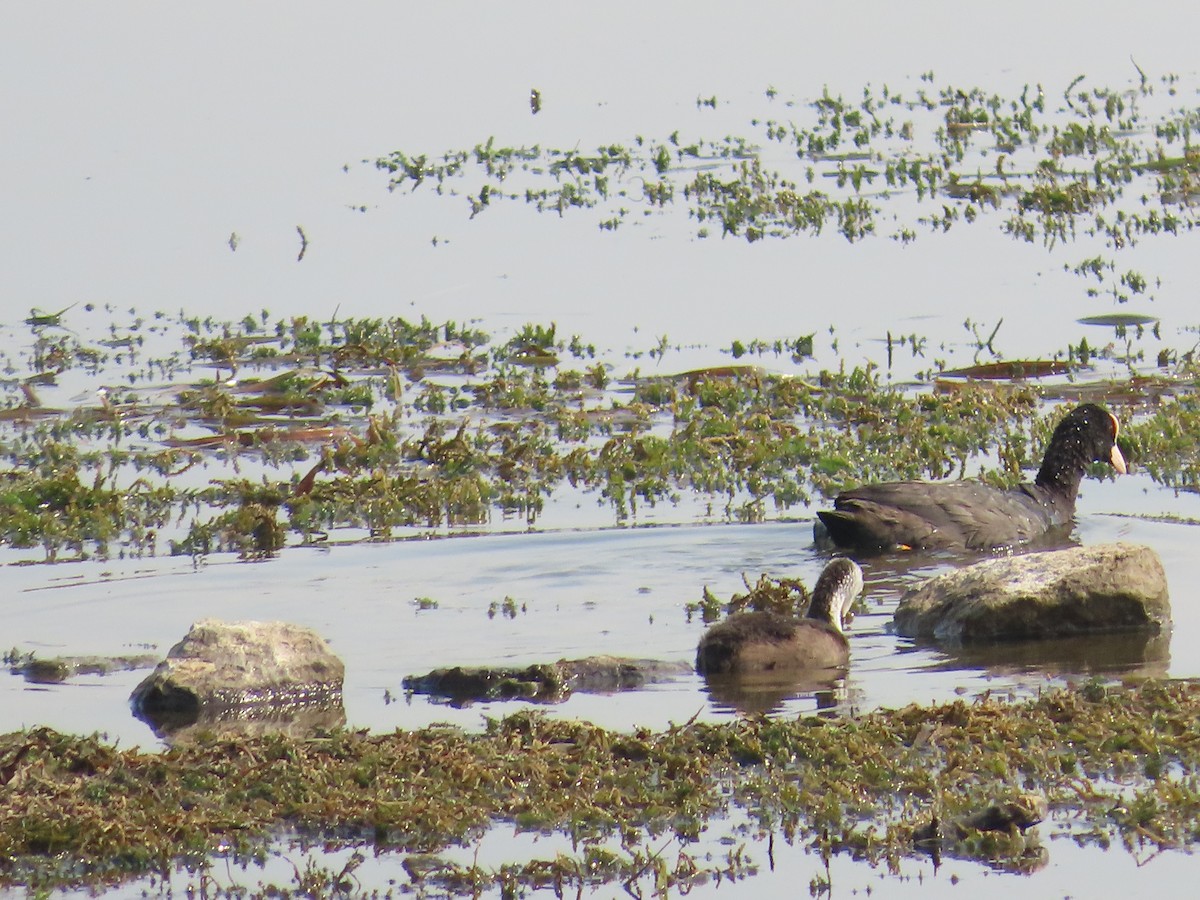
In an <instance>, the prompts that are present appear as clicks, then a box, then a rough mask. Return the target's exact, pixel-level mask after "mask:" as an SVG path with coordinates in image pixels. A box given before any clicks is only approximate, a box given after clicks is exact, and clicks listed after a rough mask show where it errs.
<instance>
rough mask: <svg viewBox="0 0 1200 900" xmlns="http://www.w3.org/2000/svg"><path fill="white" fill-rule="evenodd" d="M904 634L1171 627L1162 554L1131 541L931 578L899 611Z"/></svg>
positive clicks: (1045, 634)
mask: <svg viewBox="0 0 1200 900" xmlns="http://www.w3.org/2000/svg"><path fill="white" fill-rule="evenodd" d="M895 621H896V631H897V632H898V633H899V634H901V635H904V636H905V637H913V638H934V639H937V640H945V641H997V640H1029V639H1035V638H1052V637H1066V636H1069V635H1078V634H1092V633H1103V632H1118V631H1141V632H1148V633H1151V634H1157V633H1159V632H1161V631H1163V630H1165V629H1167V628H1169V627H1170V623H1171V605H1170V601H1169V600H1168V597H1167V577H1166V574H1165V573H1164V572H1163V567H1162V562H1161V561H1160V560H1159V558H1158V554H1157V553H1155V552H1154V551H1153V550H1152V549H1151V548H1149V547H1144V546H1138V545H1134V544H1106V545H1103V546H1099V547H1074V548H1072V549H1069V550H1055V551H1049V552H1045V553H1029V554H1026V555H1024V556H1011V557H1005V558H1001V559H991V560H987V561H986V562H981V563H977V564H975V565H973V566H968V567H966V568H963V569H958V570H955V571H953V572H946V573H944V574H942V575H937V576H934V577H933V578H931V579H929V580H928V581H926V582H925V583H924V584H923V585H921V586H920V587H918V588H916V589H914V590H912V591H909V592H908V593H907V594H906V595H905V596H904V597H903V598H902V599H901V601H900V605H899V606H898V607H897V609H896V614H895Z"/></svg>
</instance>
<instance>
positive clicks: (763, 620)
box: [696, 557, 863, 675]
mask: <svg viewBox="0 0 1200 900" xmlns="http://www.w3.org/2000/svg"><path fill="white" fill-rule="evenodd" d="M862 588H863V576H862V569H860V568H859V567H858V564H857V563H856V562H854V561H853V560H851V559H846V558H844V557H839V558H837V559H834V560H832V561H831V562H830V563H829V564H828V565H827V566H825V569H824V570H823V571H822V572H821V575H820V577H819V578H818V579H817V584H816V586H815V587H814V588H813V591H812V599H811V600H810V602H809V606H808V612H807V613H806V614H805V616H804V617H803V618H795V617H791V616H784V615H780V614H779V613H774V612H739V613H734V614H733V615H732V616H730V617H729V618H727V619H726V620H725V621H723V622H719V623H718V624H716V625H714V626H712V627H711V628H710V629H708V631H706V632H705V633H704V636H703V637H702V638H700V645H699V647H697V649H696V671H698V672H700V673H701V674H736V675H745V674H753V673H760V672H771V671H783V670H792V671H798V670H802V669H835V668H842V667H844V666H845V665H846V664H847V663H848V662H849V661H850V644H849V642H848V641H847V640H846V635H845V634H844V633H843V631H842V626H843V623H844V621H845V615H846V613H847V612H848V611H849V609H850V607H851V606H852V605H853V604H854V600H855V598H857V597H858V595H859V593H861V592H862Z"/></svg>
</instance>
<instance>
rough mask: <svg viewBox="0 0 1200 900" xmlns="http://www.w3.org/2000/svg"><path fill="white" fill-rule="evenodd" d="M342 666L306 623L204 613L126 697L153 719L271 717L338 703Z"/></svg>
mask: <svg viewBox="0 0 1200 900" xmlns="http://www.w3.org/2000/svg"><path fill="white" fill-rule="evenodd" d="M344 676H345V666H344V665H343V664H342V661H341V660H340V659H338V658H337V657H336V656H335V655H334V654H333V653H332V652H331V651H330V649H329V645H328V644H326V643H325V639H324V638H322V637H321V636H320V635H319V634H317V633H316V632H315V631H313V630H312V629H311V628H304V627H302V626H299V625H292V624H290V623H288V622H222V621H220V620H218V619H202V620H201V621H199V622H196V623H195V624H193V625H192V627H191V629H190V630H189V631H188V633H187V634H186V635H185V636H184V638H183V640H181V641H180V642H179V643H178V644H176V645H175V646H174V647H172V648H171V649H170V651H169V652H168V653H167V658H166V659H164V660H163V661H162V662H161V663H159V665H158V667H157V668H156V669H155V670H154V672H153V673H151V674H150V675H149V676H148V677H147V678H146V679H145V680H144V681H143V682H142V683H141V684H139V685H138V686H137V687H136V688H134V691H133V694H132V695H131V696H130V701H131V702H132V704H133V708H134V711H135V713H136V714H137V715H138V716H139V717H140V718H143V719H146V720H148V721H151V722H152V723H155V722H158V721H161V720H163V719H167V718H170V719H173V720H175V721H179V722H185V723H186V722H187V721H188V720H191V721H195V720H196V719H198V718H200V717H201V714H202V713H203V715H204V717H205V718H209V717H212V718H219V717H221V715H222V714H223V713H225V712H227V711H235V712H238V711H240V712H241V713H246V714H251V715H252V714H253V712H254V711H259V712H265V711H269V712H270V713H271V714H272V717H276V716H277V715H278V714H280V713H282V714H284V715H286V714H287V712H288V711H289V710H295V711H299V710H307V709H313V708H324V707H335V706H336V707H337V708H339V709H340V708H341V705H342V680H343V678H344Z"/></svg>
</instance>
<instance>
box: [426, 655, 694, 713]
mask: <svg viewBox="0 0 1200 900" xmlns="http://www.w3.org/2000/svg"><path fill="white" fill-rule="evenodd" d="M691 671H692V668H691V666H690V665H688V664H687V663H683V662H662V661H660V660H654V659H629V658H627V657H623V656H589V657H586V658H584V659H560V660H559V661H558V662H555V663H537V664H535V665H532V666H524V667H513V666H495V667H493V666H470V667H467V666H453V667H450V668H445V669H434V670H433V671H432V672H429V673H428V674H426V675H410V676H408V677H407V678H405V679H404V689H405V690H406V691H411V692H412V693H414V694H428V695H430V696H433V697H439V698H443V699H445V700H447V701H448V702H450V703H451V704H453V705H455V706H465V705H468V704H470V703H474V702H477V701H487V700H528V701H531V702H534V703H561V702H562V701H564V700H566V699H567V698H568V697H570V696H571V694H572V693H574V692H576V691H580V692H584V693H611V692H614V691H625V690H631V689H635V688H640V687H644V686H645V685H647V684H654V683H658V682H662V681H670V680H672V679H674V678H678V677H680V676H682V675H686V674H690V673H691Z"/></svg>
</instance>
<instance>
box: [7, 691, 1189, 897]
mask: <svg viewBox="0 0 1200 900" xmlns="http://www.w3.org/2000/svg"><path fill="white" fill-rule="evenodd" d="M1197 722H1200V688H1197V686H1195V685H1190V684H1184V683H1164V684H1157V683H1153V682H1151V683H1147V684H1145V685H1143V686H1142V687H1140V688H1119V687H1106V686H1104V685H1102V684H1100V683H1090V684H1087V685H1085V686H1083V687H1082V688H1081V689H1079V690H1059V691H1050V692H1046V693H1044V694H1042V695H1041V696H1039V697H1037V698H1036V699H1031V700H1026V701H1022V702H1005V701H1001V700H997V699H994V698H990V697H983V698H979V699H976V700H975V701H972V702H967V701H964V700H959V701H956V702H954V703H948V704H942V705H937V706H931V707H919V706H916V705H913V706H908V707H905V708H903V709H899V710H881V711H879V712H874V713H870V714H867V715H862V716H857V717H854V718H847V719H841V720H830V719H822V718H818V717H804V718H800V719H796V720H783V719H746V720H742V721H738V722H734V723H731V724H725V725H707V724H701V723H695V722H689V723H686V724H683V725H680V726H675V727H672V728H670V729H667V730H666V731H663V732H657V733H656V732H651V731H649V730H646V729H640V730H637V731H634V732H632V733H626V734H621V733H615V732H610V731H606V730H604V729H602V728H598V727H596V726H594V725H590V724H587V723H582V722H571V721H552V720H549V719H546V718H544V717H542V716H540V715H537V714H527V713H522V714H517V715H513V716H510V717H508V718H506V719H504V720H499V721H496V720H491V721H489V723H488V726H487V730H486V732H485V733H483V734H475V735H468V734H463V733H461V732H458V731H455V730H452V729H447V728H445V727H434V728H427V729H424V730H421V731H413V732H405V731H396V732H394V733H391V734H383V735H371V734H366V733H363V732H346V731H333V732H329V733H326V734H324V735H322V736H318V737H314V738H310V739H307V740H295V739H291V738H287V737H284V736H281V735H273V736H264V737H230V736H226V737H217V736H213V735H207V736H205V735H202V734H201V735H197V736H196V737H195V739H194V740H192V741H190V742H188V743H187V744H184V745H179V746H175V747H172V748H170V749H168V750H166V751H164V752H162V753H144V752H141V751H139V750H119V749H117V748H116V747H113V746H111V745H109V744H108V743H107V742H105V741H103V740H101V739H100V738H97V737H68V736H65V735H61V734H57V733H55V732H54V731H52V730H50V729H46V728H38V729H34V730H32V731H25V732H16V733H13V734H9V735H5V736H2V737H0V785H2V786H3V791H2V792H0V885H4V886H10V887H12V886H18V885H23V886H25V887H27V888H30V889H36V890H52V889H54V888H56V887H60V886H69V885H89V884H100V883H106V884H112V883H114V882H118V881H121V880H124V879H129V878H133V877H137V876H141V875H145V874H149V873H165V872H166V871H167V870H168V869H169V868H170V866H171V864H172V861H173V860H180V859H182V860H186V861H187V862H188V863H189V864H190V865H191V866H192V867H199V868H201V869H202V868H203V867H204V866H205V865H209V864H211V863H210V862H208V861H207V860H209V859H210V857H209V854H211V853H213V852H215V851H216V850H217V849H218V848H221V849H222V851H223V852H225V853H234V854H244V855H254V854H255V853H261V848H262V847H263V846H264V843H265V841H266V840H268V839H269V838H270V836H271V835H273V834H278V833H279V830H280V829H281V828H282V829H286V830H287V831H288V832H290V833H293V834H297V835H300V836H302V837H303V838H305V839H306V840H310V841H320V843H321V844H322V846H323V847H324V848H325V850H326V851H327V852H332V851H336V850H337V849H339V848H347V849H351V848H362V847H364V846H368V845H369V846H370V847H371V848H372V850H373V852H375V853H377V854H393V853H394V854H398V855H401V854H403V855H405V856H404V858H406V859H407V864H406V865H405V866H404V868H405V870H406V872H407V874H408V875H409V877H410V878H411V879H412V880H413V882H414V884H416V885H420V884H422V883H425V884H427V885H428V884H429V883H432V882H434V881H438V879H441V878H445V879H448V881H446V882H444V883H445V884H450V883H451V882H453V883H455V884H458V883H460V882H459V879H464V878H465V879H466V880H467V881H468V882H471V883H476V884H486V883H491V879H493V878H495V877H498V874H499V873H492V872H489V871H487V870H483V869H464V868H463V867H460V866H456V865H454V864H452V863H449V862H445V861H441V862H439V861H438V860H437V859H436V858H431V857H429V856H428V854H436V853H438V852H439V851H441V850H443V849H444V848H447V847H450V846H452V845H455V844H460V843H464V842H470V841H472V840H474V839H475V838H477V837H478V836H479V835H480V834H482V833H483V831H484V830H485V829H487V828H488V827H489V826H491V825H494V824H497V823H508V824H511V825H513V826H515V827H516V828H518V829H520V830H522V831H530V832H541V833H543V834H559V835H562V836H564V837H565V838H567V839H569V840H571V841H572V842H573V844H574V847H575V848H576V851H577V852H578V853H579V854H581V856H582V858H583V859H584V860H585V861H590V862H588V863H587V864H588V865H589V866H591V867H590V868H589V869H588V873H589V878H590V879H591V880H590V881H589V882H588V883H589V884H591V885H597V884H614V885H616V884H621V883H624V882H626V881H627V880H628V879H629V878H631V877H636V876H637V874H638V873H641V872H645V871H646V870H645V866H646V865H651V866H653V862H652V860H651V856H652V855H653V852H654V851H653V850H652V848H655V847H661V846H662V845H663V841H664V840H665V839H669V838H674V839H677V840H678V841H679V842H680V846H688V845H690V844H694V843H695V842H696V841H697V840H698V839H703V840H705V841H706V842H711V843H712V844H716V845H719V843H720V842H722V841H726V842H727V841H732V845H733V846H739V845H741V846H742V848H743V849H742V850H739V851H738V857H739V859H740V860H741V862H739V863H736V864H734V865H733V868H732V869H731V870H730V871H735V872H737V873H739V876H745V875H749V874H751V873H752V872H753V870H754V862H753V861H754V860H755V859H759V860H761V854H762V852H764V846H766V847H773V846H774V844H775V843H776V842H778V843H780V844H787V845H788V846H795V847H808V848H812V849H814V850H819V851H820V852H821V853H822V854H825V855H826V856H828V855H832V854H843V853H845V854H853V855H854V856H855V857H856V858H857V859H861V860H863V861H865V862H866V863H868V864H870V865H886V866H892V867H894V866H896V865H897V864H898V862H899V861H900V860H902V859H903V858H905V857H911V856H917V855H920V854H923V853H926V852H930V848H929V844H930V841H931V839H932V838H931V835H932V834H933V833H934V832H931V830H930V824H931V823H934V822H940V823H944V827H942V828H940V829H938V833H937V837H936V840H937V852H939V853H942V854H945V855H949V856H954V857H958V858H963V859H970V860H977V861H980V862H986V863H988V864H989V865H997V866H1000V867H1001V868H1006V869H1012V870H1018V871H1019V870H1023V869H1026V868H1028V866H1030V865H1031V864H1032V865H1036V864H1038V863H1037V862H1036V860H1033V861H1031V859H1030V857H1029V856H1028V851H1029V849H1030V839H1029V837H1028V836H1025V835H1023V834H1022V831H1023V830H1025V829H1029V828H1031V827H1032V828H1038V829H1053V831H1054V833H1055V835H1056V836H1057V835H1065V836H1068V837H1070V838H1071V839H1073V840H1074V841H1076V842H1078V843H1083V844H1096V845H1099V846H1105V847H1107V846H1110V845H1117V846H1120V845H1124V846H1125V847H1127V848H1128V849H1129V850H1130V851H1131V852H1136V851H1137V849H1138V848H1148V849H1147V851H1146V852H1156V853H1160V852H1166V851H1176V850H1177V851H1183V852H1188V851H1191V850H1193V849H1194V848H1195V846H1196V842H1197V833H1196V829H1195V810H1196V809H1197V804H1198V802H1200V801H1198V799H1197V795H1196V791H1195V780H1196V776H1197V772H1200V756H1198V749H1197V748H1200V740H1197V738H1198V737H1200V733H1198V726H1197ZM1073 748H1081V749H1079V750H1078V751H1077V750H1075V749H1073ZM1012 810H1015V815H1014V814H1013V813H1012V812H1011V811H1012ZM1047 814H1048V815H1047ZM1039 819H1047V821H1048V822H1052V824H1046V823H1043V824H1042V825H1036V822H1037V820H1039ZM1005 821H1009V822H1010V823H1011V824H1010V825H1008V826H1005V824H1004V823H1005ZM997 827H1002V830H999V831H997V830H994V829H995V828H997ZM1030 834H1034V832H1030ZM614 842H617V846H614ZM618 847H619V849H620V852H619V853H618V852H617V850H618ZM1049 853H1050V856H1053V847H1052V846H1051V848H1050V850H1049ZM1043 861H1044V860H1043ZM593 863H594V865H593ZM574 865H575V863H573V862H572V861H571V860H569V859H568V860H564V859H562V858H561V857H556V858H555V859H554V860H547V861H545V862H541V863H539V862H538V861H536V860H535V861H533V862H531V863H529V864H528V865H526V866H524V867H522V868H520V869H508V870H506V873H507V875H508V877H509V878H510V882H509V883H510V884H512V885H514V886H515V885H524V886H526V887H530V888H532V887H533V886H535V885H541V884H546V882H545V881H544V880H543V877H544V876H545V875H546V873H547V872H550V871H552V870H553V867H554V866H560V867H562V868H561V871H559V875H560V876H561V877H562V878H563V879H565V883H568V884H570V883H575V882H574V880H573V879H574V878H575V877H576V876H573V875H571V874H570V873H571V872H572V871H576V870H575V869H574V868H573V866H574ZM547 867H551V868H547ZM695 872H696V868H695V867H694V866H693V865H692V864H689V863H688V862H687V860H686V859H683V858H682V857H680V858H679V859H677V860H676V864H675V865H674V866H669V867H667V869H666V870H665V871H663V872H661V873H660V874H661V876H662V878H663V879H664V880H663V881H662V882H661V884H663V885H667V884H670V885H675V886H677V887H680V888H681V889H683V888H685V887H686V886H687V885H688V884H690V883H692V874H693V873H695ZM439 873H440V874H439ZM551 882H553V878H551ZM439 883H442V882H439Z"/></svg>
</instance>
